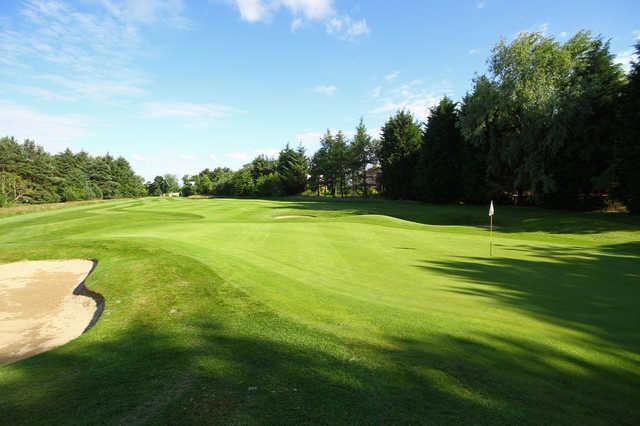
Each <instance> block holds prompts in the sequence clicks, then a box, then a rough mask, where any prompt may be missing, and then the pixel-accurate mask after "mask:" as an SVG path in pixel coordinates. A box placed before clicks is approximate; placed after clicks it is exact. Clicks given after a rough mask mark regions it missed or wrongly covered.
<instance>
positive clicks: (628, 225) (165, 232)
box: [0, 199, 640, 425]
mask: <svg viewBox="0 0 640 426" xmlns="http://www.w3.org/2000/svg"><path fill="white" fill-rule="evenodd" d="M291 215H309V216H313V217H311V218H308V217H307V218H284V219H275V217H277V216H291ZM486 222H487V212H486V207H471V206H431V205H423V204H416V203H408V202H407V203H402V202H388V201H368V202H367V201H363V202H358V201H344V202H341V201H305V200H280V201H274V200H272V201H270V200H221V199H200V200H185V199H145V200H127V201H113V202H104V203H99V204H88V205H78V206H73V207H69V208H63V209H56V210H46V211H38V212H33V213H28V214H21V215H14V216H7V217H4V218H1V219H0V262H3V263H4V262H10V261H15V260H20V259H25V258H28V259H49V258H78V257H85V258H95V259H98V261H99V263H98V267H97V268H96V270H95V271H94V273H93V274H92V275H91V276H90V278H89V279H88V282H87V285H88V287H89V288H91V289H93V290H95V291H98V292H100V293H102V294H103V295H104V297H105V299H106V309H105V312H104V314H103V316H102V318H101V319H100V320H99V321H98V324H97V325H96V327H94V328H93V329H92V330H90V331H89V332H88V333H86V334H84V335H83V336H81V337H80V338H79V339H77V340H75V341H73V342H71V343H69V344H67V345H65V346H63V347H60V348H58V349H56V350H54V351H51V352H49V353H45V354H41V355H38V356H36V357H33V358H30V359H27V360H23V361H20V362H17V363H15V364H10V365H5V366H1V367H0V424H20V423H39V424H63V423H108V424H135V423H150V424H158V423H160V424H162V423H173V424H175V423H218V424H305V423H318V424H372V423H373V424H376V423H377V424H390V423H393V424H421V423H428V424H439V423H442V424H451V423H474V424H536V425H539V424H629V425H631V424H638V423H640V222H639V221H638V220H637V219H634V218H629V217H627V216H625V215H620V214H594V213H589V214H580V213H566V212H553V211H545V210H539V209H524V208H523V209H515V208H505V207H501V206H498V207H497V216H496V220H495V223H496V225H497V226H499V227H500V228H499V230H498V231H497V232H496V233H495V234H494V235H495V250H494V256H493V257H489V256H488V254H489V253H488V248H489V247H488V231H487V230H486V229H483V228H481V227H478V226H475V225H484V224H486Z"/></svg>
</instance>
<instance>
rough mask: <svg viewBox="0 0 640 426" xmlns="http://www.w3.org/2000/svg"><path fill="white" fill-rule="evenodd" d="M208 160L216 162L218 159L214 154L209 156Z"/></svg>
mask: <svg viewBox="0 0 640 426" xmlns="http://www.w3.org/2000/svg"><path fill="white" fill-rule="evenodd" d="M209 160H212V161H217V160H218V157H217V156H216V155H215V154H209Z"/></svg>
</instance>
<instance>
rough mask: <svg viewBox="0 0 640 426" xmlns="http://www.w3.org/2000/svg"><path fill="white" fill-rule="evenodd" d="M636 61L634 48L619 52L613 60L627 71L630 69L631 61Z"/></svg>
mask: <svg viewBox="0 0 640 426" xmlns="http://www.w3.org/2000/svg"><path fill="white" fill-rule="evenodd" d="M632 61H633V62H636V61H638V56H637V55H636V52H635V50H634V49H629V50H625V51H624V52H620V53H618V54H617V55H616V57H615V62H616V63H617V64H620V65H622V69H623V70H624V72H626V73H628V72H629V71H630V70H631V62H632Z"/></svg>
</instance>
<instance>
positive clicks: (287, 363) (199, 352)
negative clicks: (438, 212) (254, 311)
mask: <svg viewBox="0 0 640 426" xmlns="http://www.w3.org/2000/svg"><path fill="white" fill-rule="evenodd" d="M192 327H193V329H192V332H193V335H192V336H191V339H187V340H185V341H183V342H182V344H178V343H177V342H176V338H175V336H173V335H171V334H169V333H165V332H162V331H161V330H158V329H157V328H154V327H151V326H150V325H145V324H144V323H139V324H137V325H136V326H134V327H132V328H130V329H128V330H126V332H125V333H122V335H120V336H119V337H118V338H114V339H111V340H109V341H104V342H97V343H94V344H92V345H89V346H86V347H85V348H84V350H83V351H82V352H80V351H74V352H70V353H66V354H63V353H61V352H53V353H49V354H45V355H42V356H40V357H39V358H40V359H33V360H27V361H25V362H22V363H19V364H16V365H15V366H14V367H12V370H13V372H14V373H15V374H14V375H13V376H10V378H9V379H8V380H6V381H4V382H2V383H0V395H2V396H0V421H2V423H3V424H30V423H41V424H62V423H77V422H80V423H92V424H95V423H107V424H142V423H152V424H158V423H162V424H165V423H166V424H177V423H181V424H185V423H186V424H192V423H197V424H205V423H209V424H211V423H215V424H356V423H361V424H389V423H405V424H425V423H428V424H451V423H473V424H478V423H483V424H486V423H489V424H514V423H515V424H549V423H554V424H556V423H562V424H602V423H610V424H634V423H635V424H637V421H638V420H639V417H638V407H637V404H636V403H637V400H636V397H637V392H636V391H637V388H636V387H635V385H637V382H638V379H639V377H638V374H637V371H636V372H635V373H634V372H631V373H629V372H628V371H622V370H616V369H615V368H612V367H611V368H604V367H602V366H597V365H594V364H590V363H588V362H585V361H584V360H582V359H579V358H577V357H573V356H571V355H568V354H567V353H564V352H560V351H557V350H554V349H552V348H549V347H548V346H545V345H539V344H533V343H531V342H525V341H524V340H519V339H516V338H513V339H507V338H504V337H498V336H492V335H490V334H486V335H483V336H480V337H482V338H483V339H484V341H485V342H484V343H483V342H480V341H478V340H475V339H471V338H459V337H457V338H456V337H451V336H440V337H438V338H436V339H430V340H428V341H421V340H412V339H406V338H405V339H399V338H389V342H390V343H391V346H392V348H380V347H372V346H367V345H364V346H363V345H359V344H358V343H353V344H352V345H351V347H350V349H351V350H352V351H353V352H354V353H358V354H361V356H364V358H362V359H361V358H359V357H358V356H355V357H352V358H346V357H337V356H335V355H329V354H328V353H327V352H325V351H319V350H316V349H310V348H308V347H304V346H299V345H291V344H288V343H287V342H284V341H269V340H266V339H261V338H257V337H255V336H254V337H239V336H238V337H231V336H229V335H228V334H226V333H225V332H224V331H223V330H222V329H219V328H216V327H215V325H213V324H209V323H202V324H198V325H193V326H192ZM368 356H375V358H376V361H375V363H369V362H367V361H366V358H367V357H368ZM42 366H46V369H43V368H42ZM575 370H580V371H579V372H577V371H575Z"/></svg>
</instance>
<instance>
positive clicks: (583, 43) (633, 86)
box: [378, 32, 640, 212]
mask: <svg viewBox="0 0 640 426" xmlns="http://www.w3.org/2000/svg"><path fill="white" fill-rule="evenodd" d="M636 52H638V53H640V43H639V44H638V45H636ZM639 78H640V68H639V64H638V63H634V64H633V66H632V69H631V72H630V73H629V75H628V76H627V75H625V74H624V72H623V71H622V68H621V67H620V65H618V64H616V63H615V58H614V55H613V54H611V52H610V50H609V43H608V42H606V41H604V40H603V39H602V38H600V37H593V36H592V35H591V34H590V33H588V32H579V33H577V34H576V35H575V36H573V37H572V38H571V39H569V40H568V41H567V42H566V43H564V44H561V43H559V42H558V41H556V40H555V39H554V38H553V37H548V36H545V35H543V34H539V33H533V34H528V33H524V34H520V35H519V36H518V37H517V38H516V39H515V40H514V41H512V42H511V43H506V42H505V41H501V42H500V43H498V44H497V45H496V46H495V47H494V48H493V50H492V54H491V57H490V59H489V73H488V74H487V75H480V76H477V77H476V78H474V80H473V88H472V89H471V91H470V92H469V93H467V94H466V96H464V98H463V99H462V101H461V102H459V103H454V102H453V101H452V100H451V99H449V98H447V97H445V98H443V99H442V100H441V101H440V103H439V104H438V105H437V106H435V107H433V108H431V110H430V115H429V119H428V120H427V122H426V123H425V124H424V125H421V124H420V123H418V122H416V121H415V120H414V119H413V117H411V115H410V114H408V113H407V112H404V111H400V112H398V113H397V114H396V115H395V116H394V117H392V118H390V119H389V120H388V121H387V122H386V124H385V125H384V127H383V128H382V132H381V133H382V136H381V146H380V151H379V154H378V158H379V161H380V163H381V166H382V170H383V182H384V192H385V194H386V195H387V196H388V197H391V198H404V199H415V200H424V201H433V202H454V201H467V202H486V201H487V200H488V199H494V200H502V201H503V202H512V203H516V204H523V203H527V204H535V205H543V206H550V207H557V208H568V209H592V208H596V207H601V206H603V204H604V203H605V202H606V201H615V200H619V201H623V202H624V203H625V204H626V205H627V207H628V208H629V209H630V210H631V211H635V212H638V211H639V210H640V174H639V172H638V166H637V165H638V163H639V161H640V132H639V121H638V120H639V119H640V117H639V114H640V103H639V102H640V96H639V95H640V93H639V84H640V80H639Z"/></svg>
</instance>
